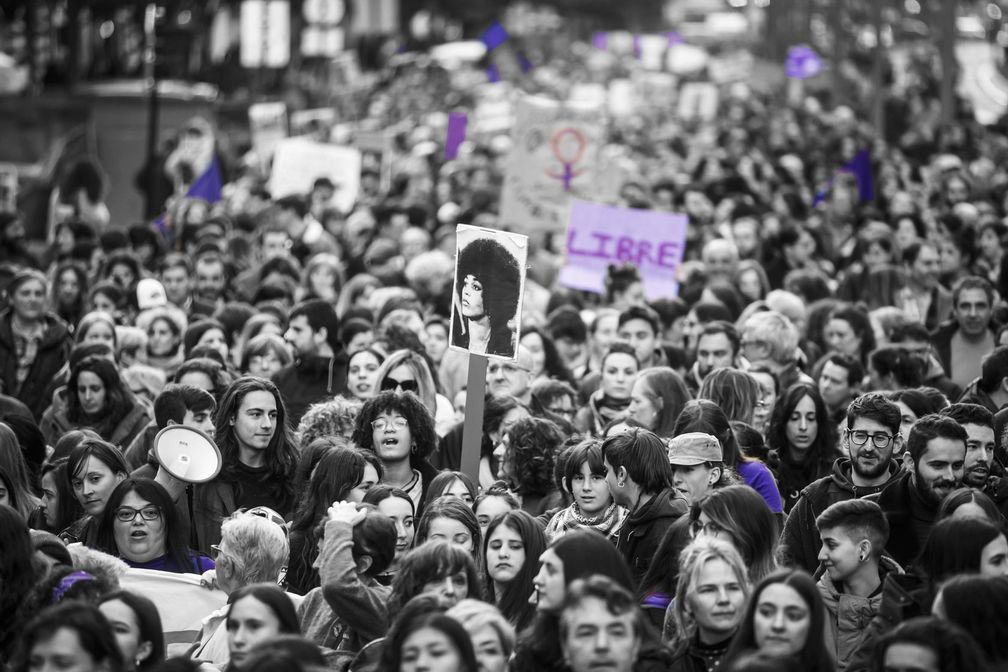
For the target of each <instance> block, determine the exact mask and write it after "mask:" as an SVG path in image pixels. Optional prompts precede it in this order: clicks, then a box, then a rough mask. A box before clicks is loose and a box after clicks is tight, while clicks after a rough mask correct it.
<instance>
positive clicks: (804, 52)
mask: <svg viewBox="0 0 1008 672" xmlns="http://www.w3.org/2000/svg"><path fill="white" fill-rule="evenodd" d="M822 69H823V61H822V58H820V57H819V54H817V53H816V52H815V51H814V50H813V49H812V47H809V46H806V45H804V44H799V45H796V46H794V47H791V48H790V49H788V53H787V58H786V59H785V60H784V74H785V75H787V76H788V77H790V78H791V79H808V78H809V77H815V76H816V75H818V74H819V73H820V72H822Z"/></svg>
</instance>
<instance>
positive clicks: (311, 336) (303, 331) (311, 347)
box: [284, 315, 320, 357]
mask: <svg viewBox="0 0 1008 672" xmlns="http://www.w3.org/2000/svg"><path fill="white" fill-rule="evenodd" d="M284 340H285V341H287V342H288V343H290V345H291V348H292V349H293V350H294V352H295V353H297V355H298V356H299V357H310V356H312V355H314V354H317V353H318V349H319V343H318V340H320V339H318V338H317V334H316V332H314V331H312V328H311V325H310V324H308V318H307V317H306V316H304V315H298V316H297V317H295V318H294V319H293V320H291V321H290V325H289V326H288V327H287V331H286V332H285V333H284Z"/></svg>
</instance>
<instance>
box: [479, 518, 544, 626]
mask: <svg viewBox="0 0 1008 672" xmlns="http://www.w3.org/2000/svg"><path fill="white" fill-rule="evenodd" d="M544 550H546V537H545V536H544V535H543V531H542V526H541V525H540V523H539V522H538V521H537V520H536V519H535V518H533V517H532V516H531V515H529V514H528V513H526V512H524V511H520V510H519V511H510V512H508V513H505V514H504V515H502V516H498V517H496V518H494V519H493V521H491V523H490V525H489V526H488V527H487V533H486V541H485V542H484V546H483V557H484V558H486V564H485V565H484V573H483V579H484V581H485V582H486V586H487V593H488V596H489V598H490V600H491V601H493V603H494V604H496V605H497V606H498V607H500V610H501V612H502V613H503V614H504V616H505V617H506V618H507V619H508V621H510V622H511V624H512V625H513V626H514V627H515V630H518V631H521V630H524V629H525V628H526V627H527V626H528V625H529V623H531V621H532V617H533V616H534V615H535V607H534V606H533V605H531V604H529V596H530V595H531V594H532V577H533V576H535V574H536V570H537V566H536V559H537V558H538V557H539V556H540V555H542V552H543V551H544Z"/></svg>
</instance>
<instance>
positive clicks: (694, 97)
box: [678, 82, 718, 121]
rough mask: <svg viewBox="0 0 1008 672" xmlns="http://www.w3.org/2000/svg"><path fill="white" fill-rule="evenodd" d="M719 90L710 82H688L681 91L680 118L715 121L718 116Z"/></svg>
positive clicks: (684, 119)
mask: <svg viewBox="0 0 1008 672" xmlns="http://www.w3.org/2000/svg"><path fill="white" fill-rule="evenodd" d="M717 108H718V88H717V86H716V85H715V84H711V83H710V82H686V83H685V84H683V85H682V89H681V90H680V91H679V107H678V112H679V118H680V119H682V120H683V121H692V120H694V119H699V120H701V121H713V120H714V117H715V116H716V115H717Z"/></svg>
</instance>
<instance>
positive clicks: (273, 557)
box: [217, 512, 290, 590]
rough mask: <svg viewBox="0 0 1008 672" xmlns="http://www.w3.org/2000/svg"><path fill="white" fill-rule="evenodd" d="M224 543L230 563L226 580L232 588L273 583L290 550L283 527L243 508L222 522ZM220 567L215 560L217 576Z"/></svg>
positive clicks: (219, 572)
mask: <svg viewBox="0 0 1008 672" xmlns="http://www.w3.org/2000/svg"><path fill="white" fill-rule="evenodd" d="M224 544H227V550H228V553H227V559H228V561H230V562H229V564H230V565H231V567H229V568H228V569H230V571H229V572H228V574H229V576H228V577H227V580H226V582H227V584H228V586H229V587H230V588H231V590H235V589H237V588H240V587H242V586H247V585H250V584H253V583H276V582H277V578H278V577H279V576H280V570H281V569H282V568H283V567H285V566H286V565H287V557H288V555H289V553H290V546H289V544H288V542H287V534H286V532H285V531H284V529H283V528H282V527H280V526H279V525H277V524H276V523H274V522H273V521H270V520H267V519H265V518H262V517H260V516H253V515H251V514H248V513H244V512H239V513H235V514H234V515H232V516H231V517H230V518H227V519H225V520H224V522H223V523H221V545H224ZM223 557H224V556H222V559H223ZM221 569H222V568H221V563H220V562H218V564H217V573H218V577H219V576H220V574H221ZM225 571H227V569H226V570H225Z"/></svg>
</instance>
